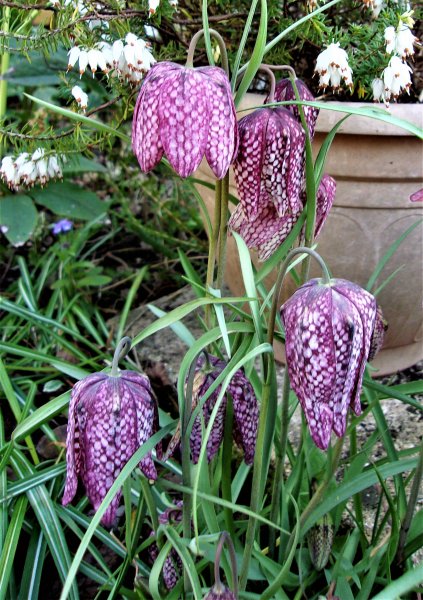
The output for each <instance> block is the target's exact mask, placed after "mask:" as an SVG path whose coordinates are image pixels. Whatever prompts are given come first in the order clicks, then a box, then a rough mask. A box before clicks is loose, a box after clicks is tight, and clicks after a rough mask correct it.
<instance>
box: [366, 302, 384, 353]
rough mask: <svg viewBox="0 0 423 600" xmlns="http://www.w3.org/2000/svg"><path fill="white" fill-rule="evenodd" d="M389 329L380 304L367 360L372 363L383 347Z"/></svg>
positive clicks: (377, 307)
mask: <svg viewBox="0 0 423 600" xmlns="http://www.w3.org/2000/svg"><path fill="white" fill-rule="evenodd" d="M387 329H388V323H387V321H386V320H385V319H384V317H383V312H382V308H381V306H380V305H379V304H377V306H376V317H375V325H374V327H373V333H372V339H371V340H370V350H369V356H368V358H367V360H368V361H369V362H370V361H371V360H373V359H374V357H375V356H376V354H377V353H378V352H379V350H380V349H381V348H382V346H383V338H384V337H385V331H386V330H387Z"/></svg>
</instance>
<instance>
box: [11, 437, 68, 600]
mask: <svg viewBox="0 0 423 600" xmlns="http://www.w3.org/2000/svg"><path fill="white" fill-rule="evenodd" d="M10 462H11V465H12V468H13V470H14V471H15V473H16V474H17V475H18V476H19V477H21V478H23V477H28V476H31V475H33V474H34V473H35V470H34V468H33V467H32V466H31V464H30V463H29V461H28V460H27V459H26V458H25V456H24V454H22V452H20V451H19V450H17V449H14V451H13V453H12V455H11V457H10ZM26 496H27V498H28V500H29V502H30V504H31V506H32V510H33V511H34V513H35V516H36V518H37V520H38V523H39V524H40V527H41V530H42V531H43V533H44V535H45V538H46V540H47V543H48V546H49V548H50V552H51V555H52V557H53V560H54V563H55V565H56V568H57V571H58V573H59V577H60V579H61V581H63V582H64V581H65V579H66V575H67V573H68V571H69V568H70V566H71V557H70V553H69V549H68V546H67V543H66V537H65V534H64V532H63V529H62V526H61V524H60V521H59V519H58V517H57V514H56V511H55V507H54V504H53V501H52V499H51V498H50V494H49V493H48V491H47V489H46V487H45V486H44V485H39V486H37V487H35V488H31V489H29V490H27V492H26ZM69 594H70V597H71V598H73V599H74V600H77V599H78V598H79V595H78V588H77V585H76V581H75V580H73V581H72V582H71V584H70V586H69Z"/></svg>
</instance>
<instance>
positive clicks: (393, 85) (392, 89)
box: [383, 56, 412, 100]
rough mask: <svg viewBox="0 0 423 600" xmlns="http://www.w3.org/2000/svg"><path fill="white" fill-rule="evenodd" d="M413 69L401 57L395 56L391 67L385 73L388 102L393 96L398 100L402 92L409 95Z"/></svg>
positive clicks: (384, 80) (390, 64)
mask: <svg viewBox="0 0 423 600" xmlns="http://www.w3.org/2000/svg"><path fill="white" fill-rule="evenodd" d="M410 73H412V70H411V68H410V67H409V66H408V65H407V63H405V62H402V60H401V59H400V58H399V56H393V57H392V58H391V60H390V61H389V65H388V66H387V67H386V69H384V71H383V82H384V84H385V96H386V100H389V99H390V98H391V96H393V97H394V98H398V96H399V95H400V94H401V92H402V91H406V92H407V93H409V89H410V87H411V78H410Z"/></svg>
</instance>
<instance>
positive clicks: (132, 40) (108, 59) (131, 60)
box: [68, 33, 156, 85]
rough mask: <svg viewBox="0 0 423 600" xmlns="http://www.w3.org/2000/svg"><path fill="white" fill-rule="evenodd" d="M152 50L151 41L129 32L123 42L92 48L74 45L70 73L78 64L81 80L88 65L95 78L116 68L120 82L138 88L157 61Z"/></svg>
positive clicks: (103, 42) (99, 44)
mask: <svg viewBox="0 0 423 600" xmlns="http://www.w3.org/2000/svg"><path fill="white" fill-rule="evenodd" d="M150 48H151V46H150V44H149V43H148V42H145V41H144V40H143V39H141V38H138V37H137V36H136V35H135V34H133V33H128V34H127V35H126V37H125V40H124V41H123V40H116V41H115V42H114V43H113V44H109V43H108V42H105V41H102V42H99V43H98V44H97V45H96V46H95V47H94V48H90V49H85V48H81V47H80V46H73V47H72V48H71V49H70V50H69V52H68V57H69V58H68V71H69V70H70V69H73V67H74V66H75V65H76V64H77V63H78V70H79V74H80V76H81V77H82V75H83V74H84V73H85V70H86V69H87V67H88V66H89V67H90V69H91V72H92V74H93V77H94V74H95V73H96V72H97V71H98V70H100V71H102V72H103V73H105V74H107V73H109V71H110V70H111V69H113V70H114V71H115V73H116V74H117V76H118V77H119V78H120V79H122V80H124V81H126V82H128V83H130V84H133V85H136V84H137V83H139V82H140V81H141V80H142V78H143V76H144V74H145V73H146V72H147V71H148V70H149V69H150V67H151V66H152V65H153V64H154V63H155V62H156V61H155V59H154V57H153V55H152V54H151V52H150Z"/></svg>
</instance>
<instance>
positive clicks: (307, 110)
mask: <svg viewBox="0 0 423 600" xmlns="http://www.w3.org/2000/svg"><path fill="white" fill-rule="evenodd" d="M295 85H296V86H297V90H298V95H299V97H300V100H307V101H308V102H313V101H314V100H315V97H314V96H313V94H312V93H311V91H310V90H309V89H308V87H307V86H306V84H305V83H304V81H301V79H296V80H295ZM296 99H297V97H296V95H295V90H294V88H293V85H292V82H291V80H290V79H280V80H279V81H278V83H277V84H276V86H275V94H274V100H273V101H274V102H286V101H288V100H296ZM269 101H270V100H269V97H267V98H266V100H265V104H267V103H268V102H269ZM284 108H286V109H288V110H289V111H290V112H291V113H292V114H293V115H294V117H295V118H296V119H297V121H298V122H299V123H301V118H300V112H299V110H298V106H297V105H296V104H291V105H290V104H285V105H284ZM303 111H304V117H305V120H306V123H307V127H308V130H309V133H310V137H311V138H312V139H313V136H314V130H315V128H316V121H317V117H318V116H319V112H320V111H319V109H318V108H315V107H314V106H303Z"/></svg>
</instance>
